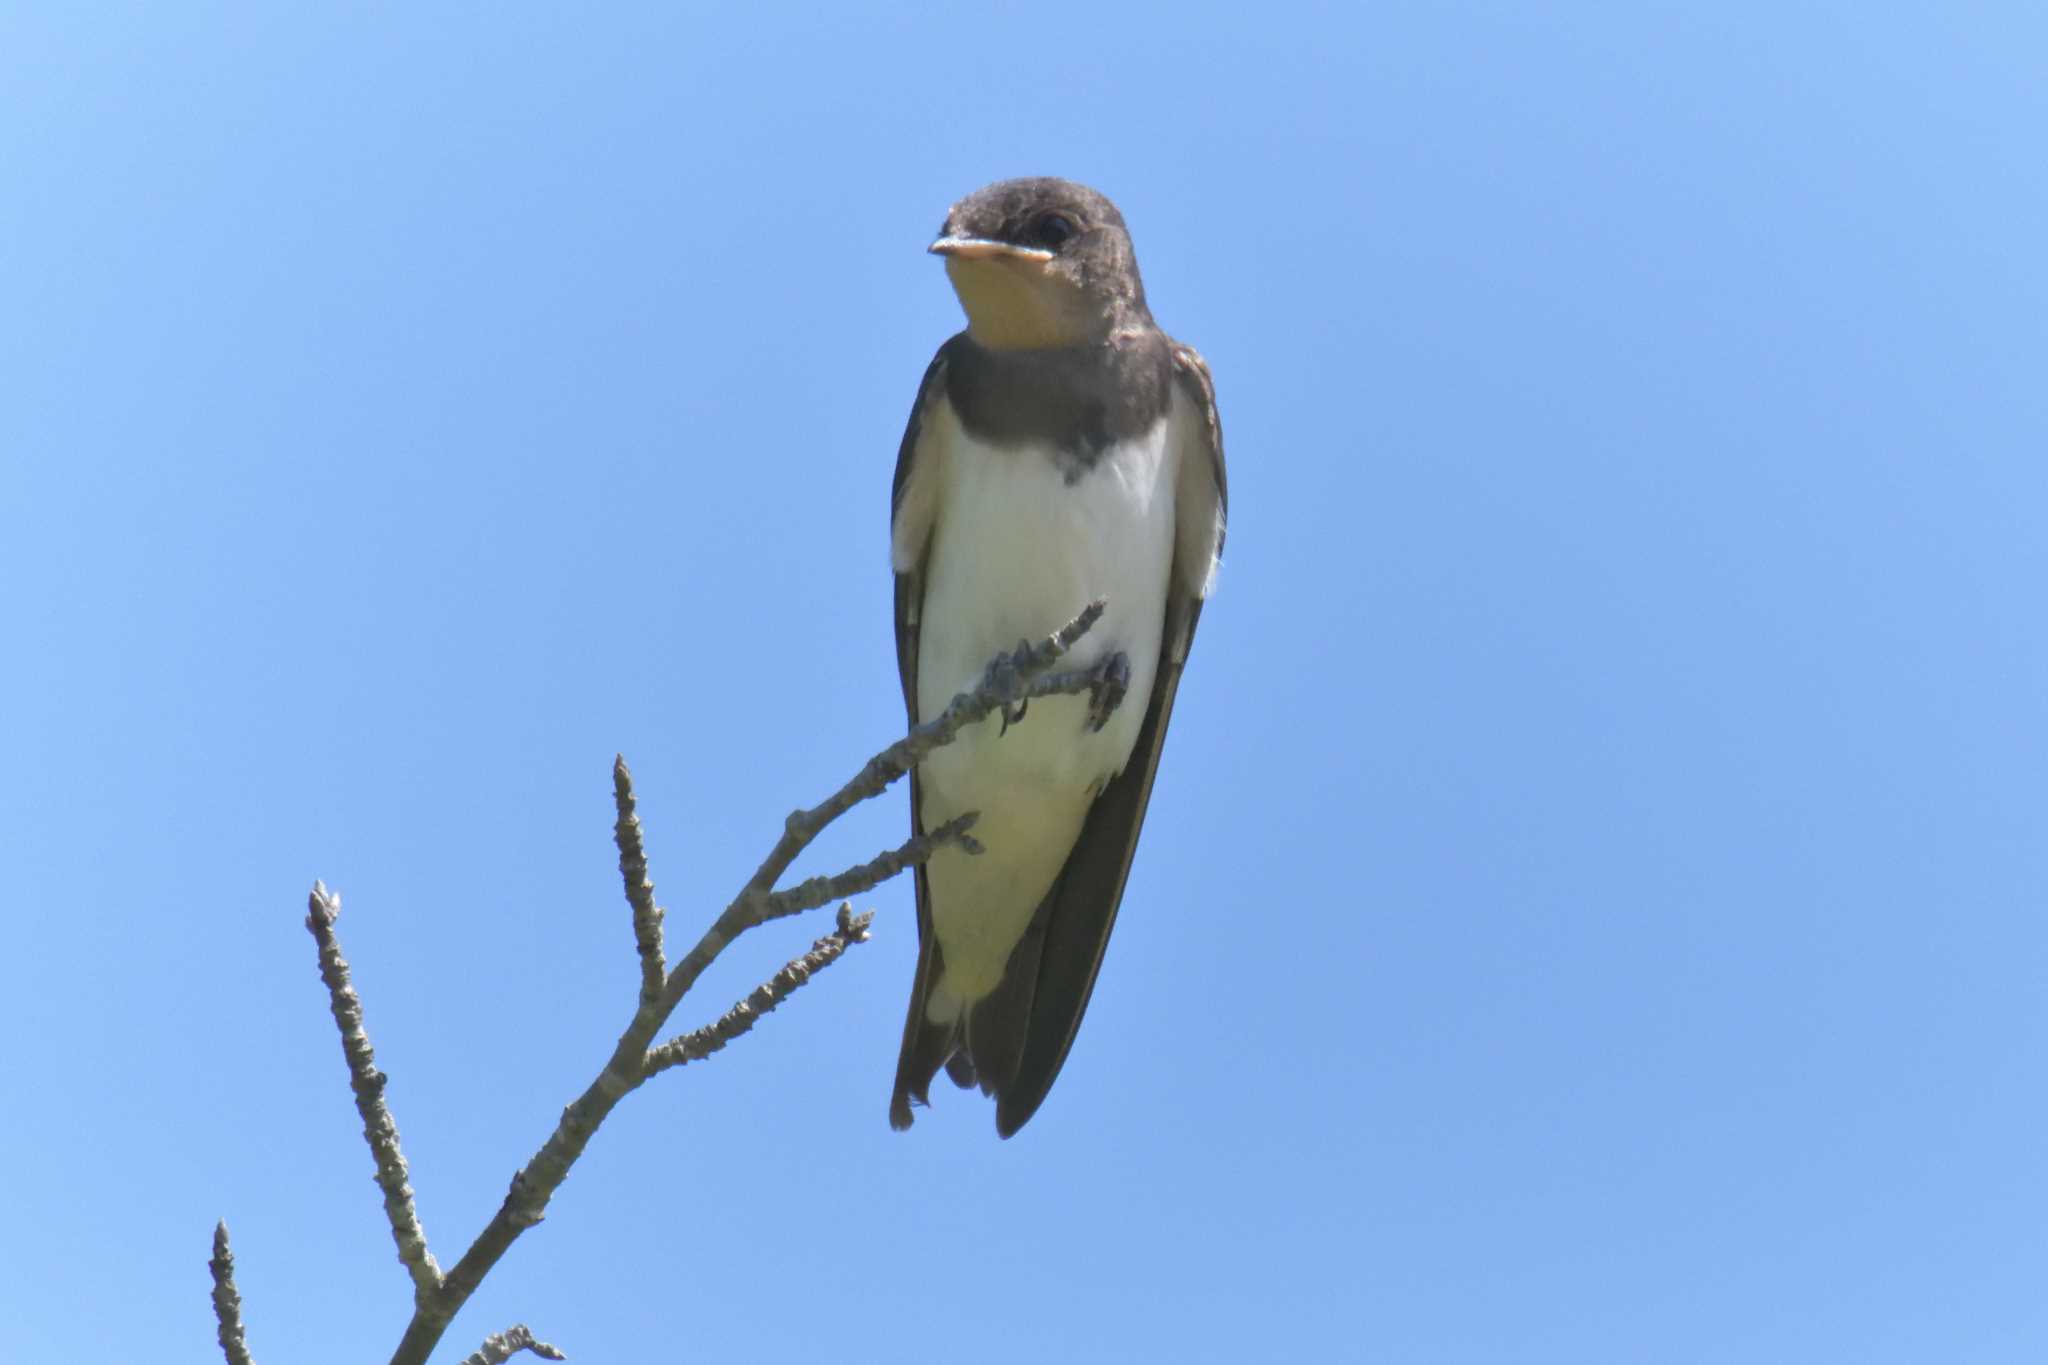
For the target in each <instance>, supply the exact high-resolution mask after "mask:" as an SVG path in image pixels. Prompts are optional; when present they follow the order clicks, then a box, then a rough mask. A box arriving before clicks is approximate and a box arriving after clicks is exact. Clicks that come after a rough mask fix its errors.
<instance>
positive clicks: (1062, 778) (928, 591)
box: [917, 411, 1176, 1017]
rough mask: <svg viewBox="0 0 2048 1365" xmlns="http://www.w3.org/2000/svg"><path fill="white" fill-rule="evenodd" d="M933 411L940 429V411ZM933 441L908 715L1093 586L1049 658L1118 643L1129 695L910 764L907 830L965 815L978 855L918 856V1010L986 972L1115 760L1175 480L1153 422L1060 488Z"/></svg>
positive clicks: (971, 991) (979, 737) (1138, 717)
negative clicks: (942, 462) (1070, 634)
mask: <svg viewBox="0 0 2048 1365" xmlns="http://www.w3.org/2000/svg"><path fill="white" fill-rule="evenodd" d="M934 417H935V418H936V419H937V420H939V421H944V422H951V423H955V425H956V428H957V419H955V418H954V417H953V415H952V413H951V412H950V411H942V412H939V413H935V414H934ZM943 435H944V436H945V437H947V438H950V439H949V443H948V449H949V454H950V458H949V459H948V461H947V468H946V474H945V481H944V485H943V488H942V490H941V492H940V494H939V505H938V508H937V515H936V516H935V518H934V525H933V533H932V536H933V538H932V544H931V551H930V557H929V559H928V560H927V561H926V565H925V593H924V607H923V613H922V616H921V624H920V635H919V645H918V676H917V701H918V714H919V715H921V716H924V717H927V718H929V717H932V716H936V715H937V714H938V713H939V712H940V711H941V710H943V709H944V708H945V706H946V703H947V702H949V701H950V700H952V698H953V696H954V694H955V693H957V692H961V691H964V690H966V689H968V688H971V687H973V686H974V685H975V683H976V682H977V681H978V680H979V679H980V677H981V674H982V670H983V669H984V668H985V667H986V665H987V663H988V661H989V659H990V658H991V657H992V656H993V655H995V654H997V653H999V652H1002V651H1004V650H1009V649H1014V648H1015V647H1016V646H1017V643H1018V641H1020V640H1023V639H1033V640H1035V639H1038V638H1041V637H1043V636H1045V635H1048V634H1050V633H1051V632H1052V631H1054V630H1056V629H1058V628H1059V627H1060V626H1061V625H1063V624H1065V623H1066V622H1067V621H1068V620H1070V619H1072V617H1073V616H1074V615H1075V614H1076V613H1077V612H1079V611H1080V610H1081V608H1082V607H1084V606H1086V605H1087V604H1088V603H1089V602H1090V601H1092V600H1094V599H1095V598H1098V597H1100V598H1103V599H1105V600H1106V602H1107V607H1106V609H1105V610H1104V612H1103V615H1102V619H1101V620H1100V621H1098V622H1097V623H1096V625H1095V627H1094V629H1093V630H1091V631H1089V633H1088V634H1087V635H1086V636H1085V637H1084V638H1083V639H1082V640H1081V641H1080V642H1079V644H1077V645H1076V646H1075V648H1074V650H1073V652H1072V653H1071V654H1069V655H1068V656H1067V658H1066V659H1065V660H1064V661H1063V662H1062V664H1061V665H1060V667H1062V668H1084V667H1087V666H1088V665H1090V664H1092V663H1095V662H1096V661H1098V660H1099V659H1101V658H1103V657H1104V656H1105V655H1108V654H1111V653H1114V652H1117V651H1119V650H1120V651H1122V652H1123V653H1124V655H1125V656H1126V658H1127V659H1128V660H1129V663H1130V688H1129V692H1128V694H1127V696H1126V698H1125V701H1124V704H1123V705H1122V706H1121V707H1119V708H1118V710H1117V711H1116V713H1115V714H1114V715H1113V716H1111V717H1110V719H1109V723H1108V724H1107V725H1105V726H1104V727H1103V728H1102V729H1101V730H1100V731H1090V730H1089V729H1088V724H1087V712H1088V699H1087V697H1086V696H1085V695H1083V696H1077V697H1047V698H1042V699H1040V700H1038V701H1034V702H1032V703H1031V705H1030V709H1029V711H1028V713H1027V714H1026V716H1025V718H1024V719H1023V720H1022V721H1021V722H1019V723H1016V724H1012V725H1011V726H1010V728H1009V731H1008V733H1003V728H1002V722H1001V720H1000V719H999V718H998V719H991V720H988V721H984V722H982V723H980V724H978V725H974V726H970V727H968V728H967V729H966V730H964V731H962V732H961V734H960V736H959V738H957V739H956V740H955V741H954V742H953V743H952V744H951V745H949V746H947V747H946V748H943V749H940V750H939V751H938V752H936V753H934V754H933V755H932V756H931V757H930V758H928V759H927V760H925V763H924V768H923V774H922V787H923V811H922V815H923V817H924V824H925V828H927V829H930V828H933V827H935V826H936V825H938V824H940V823H941V822H943V821H945V820H948V819H950V818H952V817H953V816H955V815H957V814H959V813H960V812H962V811H967V810H978V811H980V812H981V819H980V821H979V822H978V823H977V825H976V826H975V829H974V835H975V837H976V838H977V839H978V840H980V841H981V843H982V844H983V846H984V848H985V850H986V851H985V852H984V853H983V854H982V855H981V856H979V857H970V856H968V855H965V854H962V853H960V852H958V851H957V850H948V851H944V852H942V853H940V854H939V855H938V856H937V857H935V858H934V859H933V860H932V863H931V865H930V869H929V873H928V875H929V877H930V879H931V886H932V917H933V922H934V928H935V931H936V932H937V934H938V937H939V942H940V947H941V950H942V952H943V954H944V957H945V961H946V978H945V980H944V981H943V982H942V983H941V989H940V990H939V991H938V992H935V996H934V999H933V1001H932V1005H931V1007H932V1010H933V1012H934V1016H935V1017H939V1016H941V1015H942V1014H943V1012H944V1011H945V1010H946V1009H949V1008H954V1007H957V1005H958V1004H960V1003H963V1002H969V1001H973V1000H975V999H979V998H980V997H981V996H983V995H985V994H987V993H988V991H989V990H991V989H993V988H994V986H995V984H996V983H997V982H998V981H999V980H1001V977H1002V970H1003V966H1004V964H1005V963H1006V962H1007V960H1008V958H1009V953H1010V950H1011V948H1013V947H1014V946H1015V945H1016V942H1017V940H1018V938H1019V937H1020V936H1021V935H1022V934H1023V931H1024V928H1025V926H1026V925H1027V924H1028V923H1029V921H1030V918H1031V914H1032V911H1033V910H1034V909H1035V908H1036V907H1037V905H1038V903H1039V901H1040V900H1042V899H1043V898H1044V896H1045V893H1046V892H1047V891H1048V890H1049V889H1050V888H1051V886H1052V881H1053V878H1054V877H1055V876H1057V875H1058V873H1059V870H1060V868H1061V866H1062V865H1063V864H1064V863H1065V862H1066V858H1067V854H1068V853H1069V852H1070V851H1071V850H1072V848H1073V845H1074V840H1075V839H1076V838H1077V837H1078V836H1079V834H1080V830H1081V822H1082V821H1083V819H1085V818H1086V816H1087V813H1088V807H1089V804H1090V803H1091V802H1092V801H1093V800H1094V798H1095V795H1096V793H1097V792H1099V791H1100V790H1101V787H1102V785H1103V784H1104V783H1105V782H1107V781H1108V780H1109V779H1110V778H1112V777H1114V776H1115V775H1116V774H1117V773H1119V772H1121V771H1122V769H1123V767H1124V764H1125V763H1126V762H1127V761H1128V760H1129V759H1130V756H1131V750H1132V748H1133V746H1134V745H1135V744H1136V742H1137V736H1138V730H1139V727H1140V726H1141V725H1142V724H1143V723H1144V719H1145V711H1146V708H1147V706H1148V705H1149V703H1150V700H1151V694H1152V682H1153V677H1154V675H1155V674H1156V672H1157V671H1158V665H1159V647H1160V639H1161V633H1162V631H1163V628H1164V622H1165V614H1166V585H1167V574H1168V571H1169V568H1170V565H1171V562H1172V558H1173V538H1174V483H1175V475H1176V469H1175V467H1174V459H1175V454H1174V451H1173V450H1172V448H1171V446H1170V443H1169V441H1168V438H1167V437H1168V426H1167V423H1166V422H1165V421H1164V420H1162V421H1161V422H1160V423H1159V424H1158V425H1157V426H1155V427H1154V428H1153V429H1152V430H1151V431H1150V432H1148V433H1146V434H1145V435H1144V436H1141V437H1138V438H1136V439H1133V440H1130V441H1126V442H1123V443H1120V444H1118V445H1116V446H1113V447H1111V448H1110V449H1109V450H1107V451H1105V452H1104V453H1103V455H1102V457H1101V459H1099V460H1098V461H1097V462H1096V464H1095V466H1094V467H1093V468H1091V469H1087V470H1085V471H1083V472H1082V473H1081V475H1080V477H1079V478H1078V479H1076V480H1075V481H1074V482H1073V483H1068V482H1067V479H1066V469H1065V467H1063V466H1062V464H1061V462H1060V461H1059V460H1058V459H1056V458H1055V457H1054V454H1053V453H1052V452H1051V451H1049V450H1044V449H1038V448H1033V447H1014V448H1008V449H1004V448H995V447H989V446H985V445H983V444H981V443H980V442H977V441H975V440H974V439H973V438H972V437H970V436H968V435H967V434H966V432H965V431H964V430H958V429H956V430H954V431H949V432H945V433H943ZM940 996H945V997H950V999H945V1000H942V999H941V998H939V997H940Z"/></svg>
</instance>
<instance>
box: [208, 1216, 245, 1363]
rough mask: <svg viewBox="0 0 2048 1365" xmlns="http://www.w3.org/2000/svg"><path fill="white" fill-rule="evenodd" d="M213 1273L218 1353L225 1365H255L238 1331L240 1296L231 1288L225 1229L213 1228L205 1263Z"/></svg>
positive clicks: (232, 1260)
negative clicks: (210, 1250)
mask: <svg viewBox="0 0 2048 1365" xmlns="http://www.w3.org/2000/svg"><path fill="white" fill-rule="evenodd" d="M206 1266H207V1269H209V1270H211V1271H212V1272H213V1320H214V1321H215V1322H216V1323H218V1324H219V1327H220V1330H219V1332H218V1335H219V1337H220V1351H221V1354H222V1355H224V1356H226V1357H227V1358H228V1365H256V1358H255V1357H254V1356H252V1355H250V1354H249V1338H248V1334H247V1333H245V1332H244V1331H243V1330H242V1295H241V1291H239V1290H237V1289H236V1288H235V1253H234V1252H232V1251H230V1250H229V1249H228V1225H227V1223H226V1222H225V1221H223V1222H219V1223H215V1224H214V1225H213V1259H211V1260H209V1261H208V1262H207V1263H206Z"/></svg>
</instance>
